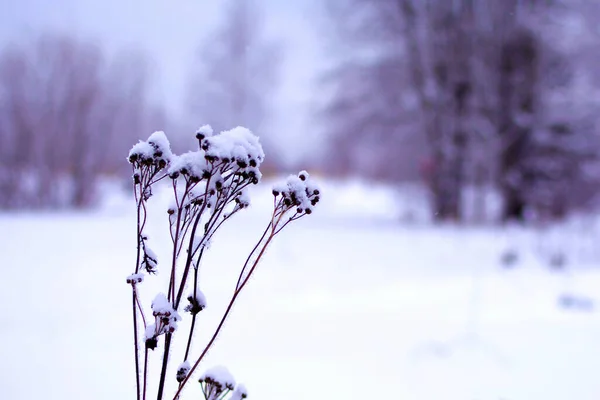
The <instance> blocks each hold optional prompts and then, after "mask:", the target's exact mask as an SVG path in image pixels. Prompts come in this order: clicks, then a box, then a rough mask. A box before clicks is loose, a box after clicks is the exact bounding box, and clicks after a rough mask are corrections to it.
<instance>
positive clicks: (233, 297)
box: [158, 224, 275, 400]
mask: <svg viewBox="0 0 600 400" xmlns="http://www.w3.org/2000/svg"><path fill="white" fill-rule="evenodd" d="M269 225H270V224H269ZM274 237H275V236H274V235H273V234H271V235H270V236H269V237H268V238H267V240H266V242H265V244H264V245H263V247H262V249H261V251H260V252H259V254H258V256H257V257H256V260H255V261H254V263H253V265H252V268H251V269H250V272H249V273H248V275H247V277H246V278H245V279H244V281H243V282H242V283H241V285H239V288H238V289H236V290H235V292H234V293H233V296H232V297H231V300H230V301H229V304H228V305H227V309H226V310H225V313H224V314H223V317H222V318H221V321H220V322H219V325H218V326H217V329H215V332H214V333H213V335H212V337H211V339H210V341H209V342H208V344H207V345H206V347H205V348H204V350H203V351H202V354H200V357H198V359H197V360H196V362H195V363H194V365H193V366H192V368H191V369H190V371H189V372H188V374H187V376H186V377H185V379H184V380H183V381H182V382H181V384H180V385H179V389H177V392H176V393H175V396H174V397H173V400H176V399H177V398H178V396H179V393H181V390H182V389H183V387H184V386H185V384H186V383H187V382H188V380H189V379H190V377H191V376H192V374H193V373H194V371H195V370H196V368H197V367H198V365H199V364H200V362H201V361H202V360H203V359H204V357H205V356H206V353H208V351H209V350H210V348H211V347H212V345H213V343H214V342H215V340H216V339H217V336H219V333H220V332H221V329H222V328H223V325H225V321H226V320H227V317H228V316H229V313H230V312H231V309H232V308H233V304H234V303H235V301H236V299H237V298H238V296H239V294H240V293H241V291H242V289H243V288H244V286H245V285H246V283H248V280H249V279H250V276H251V275H252V272H253V271H254V270H255V269H256V266H257V265H258V263H259V261H260V259H261V258H262V256H263V254H264V252H265V250H266V248H267V247H268V246H269V243H270V242H271V240H272V239H273V238H274ZM259 243H260V242H259ZM158 400H160V399H158Z"/></svg>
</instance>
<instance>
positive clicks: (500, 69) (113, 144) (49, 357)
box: [0, 0, 600, 400]
mask: <svg viewBox="0 0 600 400" xmlns="http://www.w3.org/2000/svg"><path fill="white" fill-rule="evenodd" d="M599 20H600V2H597V1H595V0H326V1H319V0H298V1H289V2H288V1H283V0H178V1H163V0H146V1H141V0H128V1H126V2H117V1H114V0H103V1H99V0H85V1H81V0H54V1H44V0H21V1H14V0H0V232H1V233H0V274H1V275H4V278H5V279H4V282H2V283H1V284H0V285H1V289H2V290H1V291H0V300H3V301H4V303H3V304H13V305H12V306H10V307H6V310H2V312H6V313H7V314H6V315H7V317H6V318H8V321H9V322H10V323H9V324H8V325H9V328H8V329H6V330H3V331H2V332H0V338H3V342H4V343H12V344H13V345H12V346H7V348H5V349H0V359H3V360H9V361H8V363H7V364H6V366H5V367H0V368H4V370H3V373H2V374H0V388H3V389H4V391H5V394H6V395H7V397H6V398H7V399H29V398H35V397H39V396H40V393H42V394H43V395H44V397H45V398H46V399H54V398H56V399H67V398H81V397H80V394H81V391H85V392H86V398H89V399H92V398H94V399H95V398H97V399H101V398H103V399H105V398H111V397H112V398H114V394H115V393H126V395H124V396H125V397H130V398H131V395H132V394H133V390H134V386H133V385H132V384H133V381H132V380H131V379H129V378H131V375H132V373H131V371H132V369H131V365H130V362H131V360H130V358H131V357H130V355H129V353H128V352H129V347H128V343H124V344H123V345H122V346H121V344H118V345H117V343H121V342H126V339H124V338H128V337H129V336H127V335H129V334H130V333H129V331H128V326H129V325H126V322H124V324H125V325H126V326H123V328H120V329H113V330H111V332H110V333H109V332H107V331H106V328H104V330H103V329H102V327H105V326H106V324H107V323H109V322H108V321H111V320H113V319H117V320H120V319H121V318H122V319H123V320H124V321H127V318H128V314H127V306H126V304H127V300H126V298H127V297H126V296H127V293H128V288H127V287H126V285H124V284H121V283H122V282H120V281H119V279H121V278H120V277H121V275H122V276H123V277H125V276H126V275H127V274H128V273H129V272H130V271H129V269H128V268H127V267H126V266H125V265H131V262H129V261H130V259H131V256H132V253H133V251H132V250H133V248H134V246H135V236H134V233H135V232H134V228H133V226H134V225H132V221H133V220H132V218H134V212H135V210H134V203H133V199H132V198H130V197H131V196H130V192H131V171H130V166H129V165H128V164H127V162H126V160H125V157H126V155H127V152H128V150H129V149H130V148H131V146H132V145H133V144H134V143H136V142H137V141H138V140H139V139H145V138H147V137H148V135H149V134H150V133H152V132H154V131H156V130H164V131H165V132H166V133H167V135H168V136H169V138H170V140H171V145H172V147H173V149H174V151H176V152H177V153H179V152H184V151H187V150H188V149H190V148H193V147H194V146H195V145H196V140H195V138H194V132H195V130H196V129H197V128H198V127H199V126H201V125H203V124H210V125H212V126H213V127H214V128H215V130H219V131H220V130H224V129H229V128H232V127H234V126H237V125H242V126H246V127H248V128H250V129H251V130H252V131H253V132H255V133H256V134H257V135H259V136H260V138H261V142H262V144H263V147H264V148H265V153H266V154H267V156H266V162H265V164H263V166H264V170H263V173H264V174H265V180H266V184H265V185H264V186H265V188H264V189H257V192H256V195H257V201H256V206H255V207H254V209H253V210H251V212H250V216H249V217H248V218H247V221H246V222H247V225H245V226H244V228H243V229H242V230H241V232H238V231H228V233H226V232H223V235H224V238H223V241H224V242H227V241H228V240H229V241H230V242H231V241H232V240H233V241H237V242H236V243H240V246H245V245H250V244H251V241H252V238H253V237H254V236H253V235H254V234H256V232H258V229H259V228H260V226H261V225H260V223H259V222H258V221H259V218H258V216H260V215H264V212H263V211H266V212H268V206H269V201H270V200H269V183H270V182H271V179H274V178H276V177H279V176H282V175H286V174H288V173H292V172H295V171H298V170H300V169H306V170H308V171H311V173H312V175H313V176H315V177H316V178H317V179H319V180H320V181H321V183H322V186H323V189H324V190H323V192H324V195H323V198H324V200H323V207H322V209H321V210H319V211H318V212H317V213H316V214H315V215H314V216H312V217H311V221H310V222H309V221H303V224H304V225H302V227H298V229H297V231H295V232H292V231H290V232H287V234H288V236H287V239H282V240H281V243H280V244H278V245H277V246H278V247H277V246H276V247H275V248H274V249H273V250H272V252H271V254H270V257H271V258H270V259H268V260H266V261H265V266H264V271H262V272H263V273H264V275H263V276H261V275H259V276H257V278H256V282H253V284H255V285H256V289H250V292H249V294H248V299H247V300H246V303H244V304H247V305H246V306H243V307H242V306H240V310H246V311H239V313H237V314H236V315H234V316H233V317H232V322H231V325H232V327H235V326H237V327H239V329H238V330H236V329H235V328H231V329H232V331H231V332H229V333H226V334H225V335H224V336H223V339H222V341H223V343H222V345H220V346H218V348H221V347H222V348H223V349H222V350H218V349H217V350H215V353H214V354H215V357H216V358H215V360H216V361H218V362H223V363H227V365H233V366H234V370H233V372H234V375H236V376H237V375H238V373H239V375H241V376H243V377H244V379H246V381H247V386H248V387H249V390H250V392H251V395H252V393H253V388H254V390H255V392H256V398H257V399H258V398H260V399H261V400H265V399H281V398H286V399H296V398H297V399H308V398H311V399H325V398H327V399H331V398H340V399H341V398H348V399H354V398H356V399H358V398H375V397H376V396H384V395H385V396H388V397H391V398H398V399H400V398H403V399H440V398H444V399H507V400H508V399H511V400H512V399H544V400H548V399H578V400H580V399H590V400H597V399H598V398H600V381H599V380H598V379H597V377H595V376H594V371H597V370H598V368H599V367H600V318H599V317H598V316H597V315H596V313H595V307H596V299H597V297H598V293H599V291H600V269H599V268H598V267H599V266H600V248H599V246H598V240H600V220H599V218H598V208H599V206H600V202H599V200H600V199H599V189H600V185H599V183H600V162H599V161H600V159H599V155H600V152H599V151H600V126H599V124H598V122H599V118H600V53H599V51H598V49H600V24H599V22H598V21H599ZM261 190H262V191H261ZM160 201H162V200H160ZM160 201H159V200H157V202H159V203H158V204H162V203H160ZM261 213H262V214H261ZM255 217H256V218H255ZM156 230H157V232H158V231H160V229H159V228H156ZM158 236H159V237H160V234H159V235H158ZM32 237H39V240H33V239H32ZM300 240H301V241H302V243H303V246H305V247H304V248H298V247H297V246H295V243H296V242H297V241H300ZM246 242H247V243H246ZM218 246H219V245H215V249H214V251H215V253H216V254H221V253H222V254H227V253H228V250H227V247H226V244H222V245H221V246H223V247H222V248H220V247H218ZM164 251H166V252H168V251H169V250H168V247H167V246H166V245H165V248H164ZM130 253H131V254H130ZM242 253H244V251H241V255H243V254H242ZM241 255H240V257H241ZM127 262H129V264H127ZM92 265H93V266H94V268H95V269H94V270H93V271H95V272H91V271H92V270H91V268H92V267H91V266H92ZM235 265H237V264H235ZM235 265H234V264H232V270H235ZM86 271H87V272H86ZM119 274H121V275H119ZM214 274H215V278H214V279H215V282H216V283H215V285H216V288H217V289H215V296H216V298H217V299H218V298H219V296H221V295H220V294H219V290H218V289H219V288H220V286H219V285H220V283H218V282H221V281H222V283H223V287H225V288H227V287H228V286H227V283H228V282H226V279H225V277H226V276H228V275H227V272H225V271H221V272H219V271H216V272H214ZM123 279H124V278H123ZM0 281H2V279H0ZM91 282H95V283H93V284H92V283H91ZM113 282H116V283H113ZM113 286H114V288H113ZM23 288H26V289H23ZM23 290H25V292H31V293H32V296H24V292H23ZM104 290H108V291H110V292H111V293H119V294H118V295H115V297H116V298H115V300H107V299H106V298H104V297H103V296H102V295H101V294H100V293H101V292H103V291H104ZM252 290H254V292H252ZM94 293H97V294H98V296H95V295H93V294H94ZM265 293H270V294H271V296H275V301H273V299H270V300H267V298H268V295H266V294H265ZM40 299H45V300H44V304H41V303H40ZM123 299H125V300H123ZM74 302H75V304H77V305H78V307H79V308H77V309H76V310H74V309H73V305H74ZM209 302H210V297H209ZM113 303H114V307H113ZM216 303H217V304H218V303H219V300H217V301H216ZM265 303H267V304H265ZM14 304H20V305H21V307H19V308H14ZM107 304H109V305H110V306H108V305H107ZM298 304H302V306H299V305H298ZM22 308H23V309H29V310H32V312H33V313H34V314H35V316H34V317H33V318H32V317H30V316H28V315H27V314H24V313H23V311H22ZM217 308H218V307H217ZM86 310H87V311H86ZM89 310H96V311H95V312H99V314H96V316H95V318H92V319H90V320H88V319H87V318H88V317H89V316H88V317H85V315H88V313H89V312H90V311H89ZM98 310H99V311H98ZM244 312H246V314H244ZM217 314H218V312H217ZM273 320H276V321H280V322H279V323H278V324H276V325H278V327H274V326H273V325H272V322H269V321H273ZM38 324H43V327H42V328H41V329H40V327H39V326H38ZM282 324H284V325H286V326H287V327H288V328H285V327H283V326H281V325H282ZM255 325H256V326H255ZM249 327H250V328H249ZM241 331H244V332H245V333H244V334H243V335H241V334H239V332H241ZM99 332H101V333H99ZM236 332H237V333H238V334H237V335H236ZM106 335H108V336H106ZM241 336H243V337H241ZM82 337H85V338H87V339H85V340H82V339H81V338H82ZM90 338H97V340H98V341H102V342H106V341H107V340H108V341H109V342H110V343H115V344H114V348H113V349H112V350H110V351H104V352H97V351H92V350H89V349H88V347H87V346H89V343H87V341H88V340H89V339H90ZM299 338H300V339H299ZM48 341H50V343H55V344H56V347H52V346H50V347H48V346H49V345H44V346H43V345H39V343H41V342H45V343H48ZM53 341H54V342H53ZM236 346H237V347H236ZM244 346H246V347H244ZM49 349H54V350H49ZM86 349H87V350H86ZM59 350H60V351H59ZM55 351H56V352H57V353H56V354H55V353H53V352H55ZM90 351H92V352H91V353H90ZM3 352H4V354H3ZM59 354H61V356H59ZM24 356H25V357H24ZM57 357H62V359H64V360H67V361H65V362H64V363H59V364H60V367H57V364H56V360H57V359H58V358H57ZM219 357H220V359H217V358H219ZM32 359H35V360H37V361H35V362H33V361H32ZM211 360H212V359H211ZM31 362H33V364H29V363H31ZM8 364H11V365H10V366H9V365H8ZM117 364H118V365H124V366H123V368H122V370H121V369H119V368H121V367H119V368H116V367H115V365H117ZM28 365H29V366H28ZM31 365H34V366H35V365H37V367H38V368H44V369H47V370H51V372H48V374H47V376H45V377H44V378H43V379H42V378H40V379H42V381H43V386H44V387H45V389H44V390H42V391H40V389H39V387H37V386H29V385H27V382H28V380H29V379H30V378H29V376H28V375H27V374H23V373H22V372H19V373H16V372H11V371H23V370H26V369H27V368H30V367H31ZM73 365H79V366H84V367H85V368H75V367H74V366H73ZM257 366H259V368H257ZM261 371H262V372H264V371H267V372H264V373H261ZM286 371H288V372H286ZM291 371H293V372H291ZM336 371H337V372H336ZM277 374H279V375H277ZM275 375H276V376H277V378H276V379H274V378H272V377H273V376H275ZM98 376H103V377H104V378H105V379H106V382H105V383H103V384H102V385H101V386H99V383H98V382H97V379H98ZM266 376H268V377H269V379H267V377H266ZM307 376H311V377H312V378H311V379H312V380H313V381H312V383H311V384H310V385H300V387H298V383H299V382H298V381H299V380H300V378H299V377H301V380H303V381H304V380H305V379H308V378H307ZM73 377H77V379H75V382H71V381H70V379H71V378H73ZM357 380H362V381H365V385H364V387H356V385H355V384H354V382H356V381H357ZM367 383H370V385H367ZM40 385H41V384H40ZM91 388H93V390H92V389H91ZM292 388H293V389H292ZM440 396H442V397H440ZM125 397H124V398H125ZM252 397H254V395H252Z"/></svg>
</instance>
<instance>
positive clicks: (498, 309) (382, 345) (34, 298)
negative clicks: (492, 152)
mask: <svg viewBox="0 0 600 400" xmlns="http://www.w3.org/2000/svg"><path fill="white" fill-rule="evenodd" d="M311 178H313V179H314V178H316V179H317V180H318V177H316V176H315V174H313V176H311ZM106 187H113V188H114V187H116V186H115V185H113V186H110V185H108V186H106ZM271 187H272V183H271V184H269V182H264V183H263V184H262V185H259V186H258V187H253V188H252V190H251V191H250V194H251V195H252V200H253V201H252V206H251V207H250V209H249V210H247V211H246V212H245V213H240V214H239V215H236V216H235V217H234V218H233V220H232V221H230V222H229V223H228V224H225V225H224V227H223V228H222V229H221V230H220V231H219V232H217V234H216V235H215V238H214V243H213V245H212V247H211V248H210V250H209V251H208V252H207V255H206V257H205V259H204V260H203V261H202V263H201V265H200V278H199V282H200V284H201V286H202V288H203V291H204V293H205V294H206V296H207V297H209V298H210V299H211V307H210V309H207V310H205V311H204V312H202V313H201V314H199V316H198V321H197V327H198V330H197V332H198V334H197V336H196V337H195V339H194V342H193V346H192V353H191V355H192V356H191V357H190V358H189V361H190V363H191V364H192V365H193V364H194V362H195V358H194V355H197V354H198V353H199V352H200V351H201V349H202V347H203V345H204V344H205V343H206V342H207V341H208V340H209V339H210V336H211V334H212V332H213V329H214V327H215V326H216V325H217V324H218V322H219V319H220V317H221V313H222V312H223V311H224V309H225V307H226V305H227V301H228V300H229V298H230V295H231V290H232V289H233V287H234V286H235V282H236V280H237V276H238V274H239V268H240V267H241V265H242V264H243V262H244V260H245V257H246V256H247V254H248V252H249V251H250V250H251V249H252V247H253V245H254V242H255V240H257V239H258V238H259V237H260V234H261V233H262V230H263V229H264V227H265V226H266V223H267V218H268V217H269V215H270V207H272V204H273V196H272V194H271ZM321 192H322V196H321V197H322V201H321V202H320V203H319V205H318V206H317V207H316V208H315V212H314V214H313V215H310V216H308V217H305V218H303V219H301V220H300V221H297V222H295V223H294V224H293V225H292V226H291V227H289V228H286V230H284V231H283V232H282V233H281V234H280V236H278V237H277V238H276V240H275V241H274V243H273V245H272V247H271V248H270V249H269V250H268V251H267V252H266V253H265V258H264V262H263V263H262V264H261V265H260V266H259V267H258V268H257V270H256V272H255V275H254V276H253V278H252V279H251V281H250V282H249V284H248V285H247V287H246V289H244V292H242V294H241V295H240V297H239V302H238V303H237V304H236V305H235V307H234V308H233V311H232V313H231V316H230V319H229V320H228V321H227V323H226V324H225V326H224V329H223V331H222V334H221V335H220V336H219V338H218V339H217V341H216V344H215V346H214V347H213V348H212V350H211V351H210V352H209V353H208V355H207V357H206V359H205V360H204V361H203V363H202V364H201V365H200V367H199V368H198V370H197V371H196V372H195V374H194V377H193V379H191V380H190V383H189V386H188V387H187V388H186V389H185V391H184V393H183V396H182V400H185V399H188V398H192V399H193V398H201V396H202V395H201V391H200V387H199V384H198V378H199V376H200V374H201V372H202V371H205V370H206V368H208V367H210V366H212V365H221V364H222V365H226V366H227V367H228V368H230V369H231V370H232V371H235V374H236V377H237V378H238V379H240V380H243V381H244V382H246V383H247V384H248V387H249V388H250V390H251V393H252V394H251V398H256V399H261V400H278V399H283V398H285V399H286V400H305V399H312V400H330V399H348V400H358V399H374V398H390V399H402V400H439V399H444V400H454V399H457V400H458V399H460V400H465V399H482V400H484V399H490V400H492V399H494V400H497V399H507V400H535V399H543V400H565V399H573V400H597V399H598V398H599V395H600V380H599V379H598V376H597V375H598V371H599V370H600V357H598V355H599V354H600V315H599V314H598V311H592V312H584V311H569V310H565V309H562V308H559V307H557V299H558V296H560V295H561V294H562V293H564V292H574V293H580V294H582V295H586V296H589V297H590V298H592V299H593V300H596V301H598V300H599V296H600V268H599V266H600V246H598V243H600V229H598V228H599V226H600V225H599V224H598V218H597V217H596V216H593V215H592V216H589V215H588V216H584V217H583V218H580V219H578V220H574V221H572V222H571V223H569V224H565V225H563V226H561V227H559V228H557V229H553V230H545V231H542V230H541V229H527V230H524V229H521V228H507V229H499V228H492V227H468V226H467V227H465V226H463V227H457V226H452V225H442V226H438V227H434V226H431V225H428V224H423V223H420V224H419V223H412V224H410V225H407V224H405V223H402V222H400V214H401V210H398V209H397V208H396V207H397V205H398V204H413V205H414V204H416V205H420V204H422V202H420V200H415V199H410V198H403V197H402V196H403V192H402V190H400V191H396V190H392V189H389V188H385V187H382V186H371V185H365V184H363V183H360V182H350V183H344V182H327V181H325V182H321ZM169 196H170V195H169V193H168V192H167V191H163V190H158V191H157V193H156V196H154V197H153V198H152V199H150V204H149V210H148V211H149V213H150V219H149V220H148V223H147V226H146V228H145V229H146V231H147V232H148V233H149V234H150V235H151V236H152V238H153V239H152V246H153V249H154V250H155V252H156V253H157V255H158V256H159V257H161V259H169V249H170V246H171V245H170V238H169V232H168V223H167V221H168V216H167V215H166V212H165V211H166V208H167V205H168V198H169ZM104 197H105V200H106V202H105V204H106V207H104V208H103V209H101V210H98V211H94V212H87V213H82V212H73V213H58V214H50V213H15V214H0V227H2V229H1V232H2V233H1V234H0V235H1V236H0V239H1V240H0V273H1V275H0V304H2V305H4V307H3V308H2V316H3V327H2V329H0V341H1V343H3V345H2V346H0V360H2V361H3V362H2V363H1V367H0V388H2V396H1V397H2V398H5V399H11V400H29V399H39V398H43V399H47V400H54V399H56V400H58V399H60V400H70V399H73V400H75V399H81V398H85V399H86V400H104V399H111V398H119V399H121V398H123V399H126V398H129V399H131V398H134V397H135V375H134V365H133V357H132V356H133V338H132V322H131V307H132V304H131V285H128V284H126V283H125V282H124V279H123V277H124V276H126V275H127V274H129V273H131V272H132V270H133V268H134V263H135V245H136V239H135V229H136V228H135V204H134V201H133V199H132V198H130V197H129V191H128V192H127V195H123V194H121V192H118V191H116V190H114V189H113V190H112V191H111V192H110V193H109V192H107V193H105V196H104ZM416 211H418V212H420V211H421V210H420V209H416ZM42 238H43V240H41V239H42ZM38 239H39V240H38ZM506 249H515V250H516V251H517V254H518V260H517V263H516V265H515V266H514V267H513V268H511V269H505V268H502V266H501V264H500V261H499V260H500V259H501V256H502V253H503V252H504V251H505V250H506ZM556 251H561V252H563V253H564V254H565V255H566V259H567V261H568V264H567V269H566V270H562V271H560V270H551V269H550V268H548V260H549V259H550V258H551V257H552V255H553V254H554V253H555V252H556ZM165 265H166V264H165ZM165 268H166V267H164V266H163V267H161V266H160V265H159V267H158V274H157V275H148V276H146V277H145V280H144V284H143V285H139V286H138V287H137V290H138V291H139V293H140V296H141V297H142V298H141V302H142V305H143V306H144V307H145V308H146V313H145V317H146V320H147V323H148V324H152V323H154V318H153V317H152V310H151V309H150V307H149V305H150V304H151V302H152V300H153V298H154V296H155V294H156V293H159V292H161V291H163V292H164V291H165V290H166V289H165V288H166V286H164V285H165V284H166V283H168V279H169V273H168V271H167V270H166V269H165ZM190 289H191V288H189V287H188V288H186V293H187V292H189V290H190ZM182 303H183V302H182ZM182 307H183V306H182ZM180 311H181V310H180ZM181 314H182V318H183V320H182V321H180V322H179V327H178V330H177V331H176V332H175V334H174V337H175V340H174V344H173V348H172V351H171V355H172V357H173V363H172V365H171V368H170V370H169V374H168V379H167V381H168V387H167V394H169V393H171V394H172V393H174V391H175V389H176V387H177V382H176V381H175V373H176V369H177V367H178V366H179V365H180V363H181V362H182V361H183V353H184V347H185V342H186V340H185V339H183V340H182V338H183V337H185V338H187V333H188V329H189V323H190V316H189V314H184V313H181ZM139 323H140V329H141V330H142V333H143V325H142V322H141V321H139ZM149 329H150V330H153V329H154V328H153V327H152V326H151V325H149ZM163 340H164V337H163V336H160V337H159V344H158V348H157V349H156V350H155V351H153V352H150V367H151V371H152V375H151V376H156V375H155V374H156V373H157V371H158V370H159V368H160V366H159V364H160V358H161V355H162V348H163V345H164V344H163ZM23 371H27V373H23ZM307 380H308V383H307ZM155 381H156V379H154V381H153V383H152V385H150V388H149V393H150V394H151V396H150V397H152V395H154V396H155V393H156V392H155V390H156V385H155ZM357 382H361V383H362V384H357ZM291 388H293V390H292V389H291ZM166 398H171V397H170V396H167V397H166Z"/></svg>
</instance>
